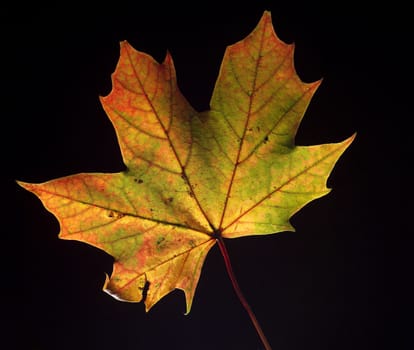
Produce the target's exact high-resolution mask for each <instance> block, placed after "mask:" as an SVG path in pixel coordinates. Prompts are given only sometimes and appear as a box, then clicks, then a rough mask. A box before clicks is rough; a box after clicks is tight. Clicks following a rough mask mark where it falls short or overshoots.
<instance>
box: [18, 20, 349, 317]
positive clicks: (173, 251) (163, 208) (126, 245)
mask: <svg viewBox="0 0 414 350" xmlns="http://www.w3.org/2000/svg"><path fill="white" fill-rule="evenodd" d="M112 85H113V88H112V91H111V92H110V94H109V95H108V96H106V97H103V98H101V102H102V105H103V107H104V109H105V111H106V113H107V115H108V116H109V118H110V120H111V121H112V123H113V125H114V128H115V130H116V134H117V138H118V142H119V145H120V148H121V152H122V156H123V161H124V163H125V166H126V170H125V171H123V172H120V173H113V174H103V173H94V174H86V173H82V174H76V175H71V176H67V177H63V178H59V179H54V180H51V181H47V182H44V183H41V184H30V183H24V182H19V184H20V185H21V186H22V187H24V188H25V189H27V190H28V191H31V192H33V193H34V194H36V195H37V196H38V197H39V198H40V200H41V201H42V203H43V204H44V206H45V207H46V208H47V210H49V211H50V212H52V213H53V214H54V215H55V216H56V218H57V219H58V220H59V223H60V228H61V231H60V235H59V237H60V238H62V239H71V240H78V241H82V242H86V243H88V244H90V245H93V246H95V247H97V248H100V249H102V250H104V251H105V252H107V253H109V254H110V255H112V256H113V257H114V259H115V263H114V268H113V272H112V275H111V276H110V277H109V276H108V277H107V280H106V283H105V286H104V290H105V291H107V292H108V293H110V294H111V295H113V296H114V297H116V298H118V299H120V300H125V301H131V302H139V301H141V300H142V299H143V296H144V294H145V293H146V298H145V301H144V302H145V306H146V309H147V310H149V309H150V308H151V307H152V306H153V305H154V304H156V303H157V302H158V301H159V300H160V299H161V298H162V297H163V296H165V295H166V294H168V293H169V292H171V291H172V290H174V289H176V288H178V289H181V290H183V291H184V293H185V297H186V305H187V308H186V309H187V313H188V312H189V311H190V309H191V304H192V301H193V297H194V292H195V289H196V286H197V283H198V280H199V277H200V273H201V269H202V266H203V263H204V260H205V258H206V256H207V253H208V252H209V250H210V248H211V247H212V246H213V245H214V244H215V243H216V239H217V238H218V237H223V238H237V237H242V236H249V235H263V234H273V233H277V232H281V231H292V230H294V229H293V227H292V226H291V224H290V222H289V219H290V217H291V216H292V215H293V214H295V213H296V212H297V211H298V210H300V209H301V208H302V207H303V206H305V205H306V204H307V203H309V202H310V201H312V200H314V199H316V198H319V197H321V196H323V195H325V194H327V193H328V192H329V189H328V188H327V187H326V181H327V179H328V177H329V175H330V173H331V171H332V169H333V167H334V165H335V163H336V162H337V160H338V159H339V158H340V156H341V155H342V153H343V152H344V151H345V149H346V148H347V147H348V146H349V145H350V144H351V142H352V140H353V138H354V136H355V135H353V136H351V137H350V138H348V139H347V140H345V141H342V142H339V143H332V144H323V145H317V146H306V147H305V146H296V145H295V144H294V138H295V134H296V131H297V128H298V126H299V124H300V122H301V119H302V117H303V115H304V113H305V111H306V108H307V106H308V105H309V103H310V100H311V98H312V96H313V94H314V92H315V90H316V89H317V87H318V85H319V82H315V83H311V84H307V83H304V82H302V81H301V80H300V79H299V77H298V75H297V74H296V72H295V69H294V65H293V45H287V44H285V43H283V42H282V41H280V40H279V39H278V38H277V36H276V34H275V32H274V30H273V26H272V21H271V16H270V13H269V12H265V13H264V14H263V16H262V18H261V20H260V22H259V24H258V25H257V27H256V28H255V29H254V30H253V31H252V33H251V34H250V35H249V36H247V37H246V38H245V39H243V40H241V41H240V42H238V43H236V44H234V45H231V46H229V47H228V48H227V50H226V52H225V55H224V59H223V62H222V66H221V69H220V74H219V77H218V79H217V82H216V86H215V89H214V93H213V97H212V99H211V103H210V107H211V108H210V110H209V111H206V112H203V113H198V112H197V111H195V110H194V109H193V108H192V107H191V106H190V104H189V103H188V102H187V100H186V99H185V98H184V97H183V95H182V94H181V93H180V91H179V89H178V86H177V80H176V75H175V70H174V65H173V61H172V58H171V56H170V55H169V54H167V56H166V58H165V60H164V62H163V63H161V64H159V63H157V62H156V61H155V60H154V59H153V58H152V57H150V56H148V55H147V54H145V53H142V52H139V51H136V50H135V49H133V48H132V47H131V46H130V45H129V44H128V43H127V42H122V43H121V53H120V59H119V62H118V65H117V67H116V70H115V72H114V73H113V75H112ZM146 289H147V290H146Z"/></svg>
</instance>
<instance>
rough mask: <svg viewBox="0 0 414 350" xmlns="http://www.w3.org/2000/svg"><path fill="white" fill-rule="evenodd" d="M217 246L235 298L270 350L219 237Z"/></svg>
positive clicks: (222, 241)
mask: <svg viewBox="0 0 414 350" xmlns="http://www.w3.org/2000/svg"><path fill="white" fill-rule="evenodd" d="M216 240H217V243H218V246H219V248H220V251H221V254H222V255H223V259H224V264H225V265H226V269H227V273H228V275H229V277H230V280H231V284H232V285H233V288H234V291H235V292H236V295H237V297H238V298H239V300H240V302H241V304H242V305H243V307H244V308H245V309H246V311H247V313H248V314H249V317H250V319H251V321H252V323H253V325H254V328H255V329H256V332H257V334H258V335H259V337H260V340H261V341H262V343H263V345H264V347H265V349H266V350H272V348H271V346H270V344H269V342H268V341H267V339H266V336H265V335H264V333H263V330H262V328H261V327H260V324H259V322H258V321H257V318H256V316H255V315H254V313H253V311H252V309H251V308H250V305H249V304H248V302H247V300H246V298H245V297H244V295H243V293H242V291H241V289H240V286H239V283H238V282H237V279H236V276H235V274H234V271H233V267H232V265H231V261H230V256H229V253H228V251H227V248H226V245H225V244H224V240H223V237H222V236H221V235H220V236H218V237H217V238H216Z"/></svg>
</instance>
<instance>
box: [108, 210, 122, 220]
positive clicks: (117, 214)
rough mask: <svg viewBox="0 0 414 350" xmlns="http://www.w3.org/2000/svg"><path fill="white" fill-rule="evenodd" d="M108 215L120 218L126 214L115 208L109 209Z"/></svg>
mask: <svg viewBox="0 0 414 350" xmlns="http://www.w3.org/2000/svg"><path fill="white" fill-rule="evenodd" d="M107 215H108V218H116V219H120V218H122V217H123V216H124V214H122V213H120V212H119V211H114V210H109V211H108V213H107Z"/></svg>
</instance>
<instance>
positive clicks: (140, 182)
mask: <svg viewBox="0 0 414 350" xmlns="http://www.w3.org/2000/svg"><path fill="white" fill-rule="evenodd" d="M134 182H135V183H137V184H142V183H143V182H144V181H143V180H141V179H134Z"/></svg>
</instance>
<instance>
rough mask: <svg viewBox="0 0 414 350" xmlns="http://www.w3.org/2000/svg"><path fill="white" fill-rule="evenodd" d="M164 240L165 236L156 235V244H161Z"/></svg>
mask: <svg viewBox="0 0 414 350" xmlns="http://www.w3.org/2000/svg"><path fill="white" fill-rule="evenodd" d="M164 241H165V237H162V236H160V237H158V238H157V245H161V244H162V242H164Z"/></svg>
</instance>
